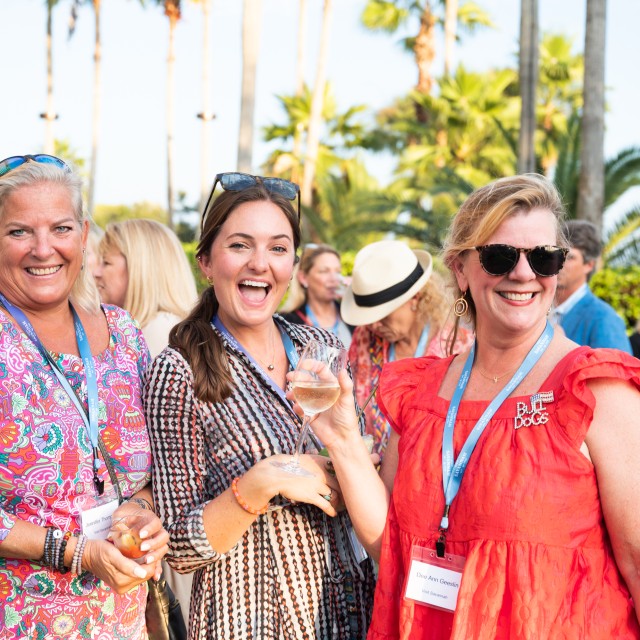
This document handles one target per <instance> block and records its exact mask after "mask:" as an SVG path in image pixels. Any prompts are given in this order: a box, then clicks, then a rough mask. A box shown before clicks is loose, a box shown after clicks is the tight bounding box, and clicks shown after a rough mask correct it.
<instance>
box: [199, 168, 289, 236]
mask: <svg viewBox="0 0 640 640" xmlns="http://www.w3.org/2000/svg"><path fill="white" fill-rule="evenodd" d="M218 182H219V183H220V184H221V185H222V188H223V189H224V190H225V191H244V190H245V189H250V188H251V187H256V186H258V185H262V186H263V187H264V188H265V189H266V190H267V191H269V192H270V193H279V194H280V195H281V196H284V197H285V198H286V199H287V200H295V198H296V197H297V198H298V220H300V187H299V186H298V185H297V184H295V183H294V182H289V180H283V179H282V178H263V177H262V176H252V175H249V174H248V173H238V172H235V171H231V172H228V173H219V174H218V175H217V176H216V179H215V180H214V181H213V188H212V189H211V193H210V194H209V198H208V200H207V204H206V205H205V207H204V210H203V211H202V222H201V224H202V226H204V218H205V215H206V213H207V210H208V209H209V205H210V204H211V200H212V199H213V193H214V191H215V190H216V186H217V185H218Z"/></svg>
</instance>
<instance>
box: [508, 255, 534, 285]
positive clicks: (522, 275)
mask: <svg viewBox="0 0 640 640" xmlns="http://www.w3.org/2000/svg"><path fill="white" fill-rule="evenodd" d="M537 277H538V276H537V275H536V274H535V272H534V271H533V269H532V268H531V265H530V264H529V261H528V260H527V255H526V253H525V252H524V251H520V252H519V254H518V262H517V263H516V266H515V267H514V268H513V270H512V271H511V272H510V273H509V278H510V279H512V280H524V281H527V280H535V279H536V278H537Z"/></svg>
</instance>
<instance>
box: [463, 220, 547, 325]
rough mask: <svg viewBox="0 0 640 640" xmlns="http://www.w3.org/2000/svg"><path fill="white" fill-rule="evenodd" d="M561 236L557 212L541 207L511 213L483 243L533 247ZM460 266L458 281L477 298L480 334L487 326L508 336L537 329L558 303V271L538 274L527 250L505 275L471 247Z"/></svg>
mask: <svg viewBox="0 0 640 640" xmlns="http://www.w3.org/2000/svg"><path fill="white" fill-rule="evenodd" d="M556 242H557V227H556V219H555V217H554V215H553V214H552V213H551V211H549V210H548V209H540V208H537V209H533V210H531V211H529V212H520V213H516V214H514V215H511V216H509V217H508V218H507V219H506V220H505V221H504V222H503V223H502V224H501V225H500V226H499V227H498V229H497V230H496V231H495V233H494V234H493V235H492V236H491V237H490V238H488V239H487V240H486V241H485V242H483V244H510V245H513V246H514V247H521V248H529V247H535V246H537V245H555V244H556ZM454 271H455V275H456V279H457V281H458V286H459V287H460V289H461V290H462V291H466V290H467V289H468V290H469V292H470V293H471V297H472V298H473V301H474V303H475V307H476V330H477V332H478V334H479V335H480V334H482V333H483V332H486V333H491V334H492V335H494V336H497V337H508V336H512V335H520V336H521V335H522V333H523V332H527V331H531V332H537V331H538V330H539V327H540V325H541V324H543V323H544V321H545V318H546V315H547V312H548V311H549V308H550V307H551V305H552V303H553V296H554V294H555V289H556V281H557V276H551V277H547V278H544V277H541V276H537V275H536V274H535V273H534V272H533V271H532V270H531V267H530V265H529V263H528V262H527V259H526V256H525V255H524V254H523V253H521V254H520V258H519V260H518V263H517V265H516V266H515V268H514V269H513V271H511V272H510V273H508V274H506V275H504V276H492V275H489V274H488V273H487V272H486V271H485V270H484V269H483V268H482V266H481V265H480V259H479V255H478V252H477V251H475V250H469V251H467V252H465V253H464V254H463V255H462V256H461V258H460V259H459V260H457V262H456V264H455V266H454Z"/></svg>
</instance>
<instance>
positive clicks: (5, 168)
mask: <svg viewBox="0 0 640 640" xmlns="http://www.w3.org/2000/svg"><path fill="white" fill-rule="evenodd" d="M27 162H39V163H40V164H52V165H55V166H56V167H58V168H59V169H63V170H64V171H66V172H67V173H70V172H71V169H70V168H69V167H68V166H67V164H66V163H65V162H63V161H62V160H60V158H56V157H55V156H50V155H48V154H46V153H37V154H36V155H34V156H10V157H9V158H5V159H4V160H2V161H0V178H1V177H2V176H4V175H6V174H7V173H9V171H12V170H13V169H17V168H18V167H21V166H22V165H23V164H25V163H27Z"/></svg>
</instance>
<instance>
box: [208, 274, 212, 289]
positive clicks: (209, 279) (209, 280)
mask: <svg viewBox="0 0 640 640" xmlns="http://www.w3.org/2000/svg"><path fill="white" fill-rule="evenodd" d="M207 282H208V283H209V284H210V285H211V286H212V287H213V278H212V277H211V276H207Z"/></svg>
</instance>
